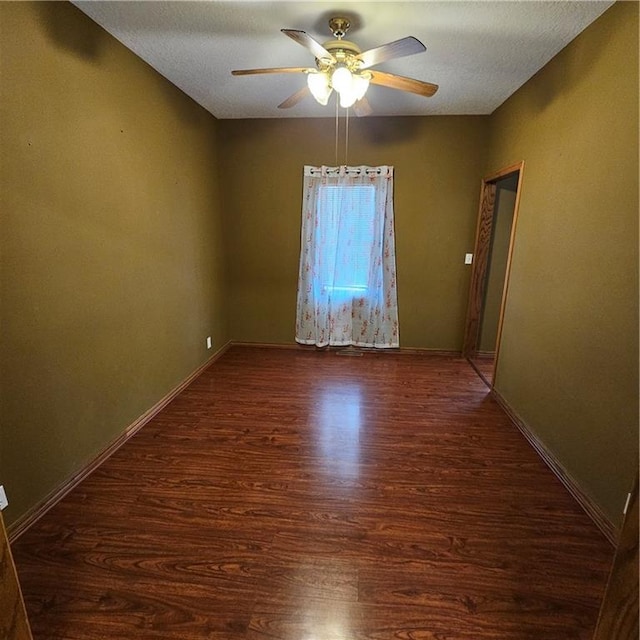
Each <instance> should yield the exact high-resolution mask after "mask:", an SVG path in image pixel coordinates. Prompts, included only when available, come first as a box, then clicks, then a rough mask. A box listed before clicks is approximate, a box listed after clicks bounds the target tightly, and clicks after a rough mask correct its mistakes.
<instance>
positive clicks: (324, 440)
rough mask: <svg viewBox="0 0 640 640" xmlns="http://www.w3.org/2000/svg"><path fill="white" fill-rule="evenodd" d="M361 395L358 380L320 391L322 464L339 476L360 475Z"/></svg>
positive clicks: (350, 477) (349, 477) (319, 442)
mask: <svg viewBox="0 0 640 640" xmlns="http://www.w3.org/2000/svg"><path fill="white" fill-rule="evenodd" d="M362 395H363V394H362V389H361V386H360V384H358V383H357V382H346V383H344V384H339V385H333V386H328V387H325V388H322V389H320V390H319V397H320V402H319V405H318V410H319V412H320V416H319V420H318V424H319V428H320V434H319V435H320V437H319V438H318V445H319V448H320V453H321V455H322V458H323V464H325V465H326V466H327V468H328V469H329V470H330V471H331V472H332V473H333V474H334V476H336V477H338V478H342V479H354V478H357V477H358V474H359V466H360V430H361V428H362V426H363V424H362V418H363V416H362Z"/></svg>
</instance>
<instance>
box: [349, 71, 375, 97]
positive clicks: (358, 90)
mask: <svg viewBox="0 0 640 640" xmlns="http://www.w3.org/2000/svg"><path fill="white" fill-rule="evenodd" d="M370 79H371V75H370V74H368V73H367V74H364V73H362V74H360V73H358V74H354V76H353V80H352V84H353V90H354V92H355V94H356V101H358V100H362V98H364V94H365V93H367V89H368V88H369V80H370Z"/></svg>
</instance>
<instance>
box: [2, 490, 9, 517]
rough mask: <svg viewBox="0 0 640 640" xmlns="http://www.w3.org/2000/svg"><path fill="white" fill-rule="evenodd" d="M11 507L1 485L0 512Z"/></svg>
mask: <svg viewBox="0 0 640 640" xmlns="http://www.w3.org/2000/svg"><path fill="white" fill-rule="evenodd" d="M8 506H9V501H8V500H7V494H6V493H5V492H4V487H3V486H2V485H1V484H0V511H2V510H4V509H6V508H7V507H8Z"/></svg>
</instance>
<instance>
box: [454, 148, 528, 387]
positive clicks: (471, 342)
mask: <svg viewBox="0 0 640 640" xmlns="http://www.w3.org/2000/svg"><path fill="white" fill-rule="evenodd" d="M514 173H518V185H517V187H516V199H515V204H514V208H513V220H512V222H511V234H510V236H509V248H508V251H507V266H506V271H505V277H504V286H503V288H502V299H501V301H500V313H499V316H498V331H497V337H496V352H495V359H494V363H493V375H492V378H491V384H490V386H491V387H492V388H493V386H494V384H495V374H496V370H497V364H498V357H499V354H500V343H501V339H502V325H503V320H504V312H505V307H506V302H507V293H508V291H509V276H510V274H511V260H512V257H513V246H514V242H515V237H516V227H517V222H518V210H519V208H520V194H521V193H522V178H523V175H524V160H522V161H520V162H517V163H515V164H512V165H509V166H508V167H504V168H503V169H500V170H499V171H496V172H495V173H492V174H490V175H489V176H487V177H485V178H483V179H482V182H481V185H480V205H479V210H478V221H477V224H476V238H475V244H474V249H473V268H472V270H471V282H470V285H469V299H468V302H467V316H466V320H465V327H464V340H463V344H462V355H463V357H465V358H467V359H468V360H469V361H470V362H471V359H472V358H473V356H474V355H475V354H477V351H478V340H479V328H480V320H481V316H482V307H483V300H484V294H485V286H486V275H487V268H488V266H489V253H490V249H491V238H492V231H493V221H494V219H495V196H496V182H498V180H501V179H502V178H506V177H507V176H509V175H511V174H514Z"/></svg>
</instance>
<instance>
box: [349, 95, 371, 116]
mask: <svg viewBox="0 0 640 640" xmlns="http://www.w3.org/2000/svg"><path fill="white" fill-rule="evenodd" d="M353 112H354V113H355V114H356V115H357V116H358V117H359V118H362V117H363V116H370V115H371V114H372V113H373V109H372V108H371V105H370V104H369V101H368V100H367V99H366V98H360V100H358V101H357V102H356V103H355V104H354V105H353Z"/></svg>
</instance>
